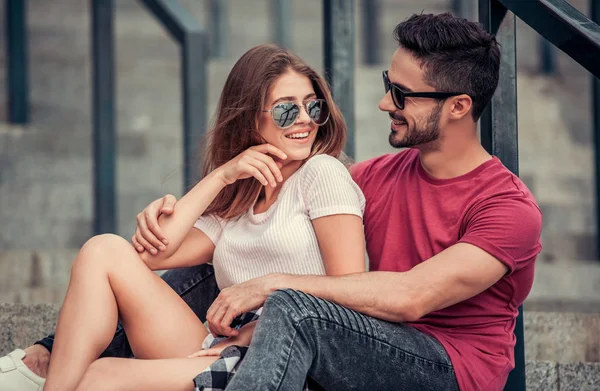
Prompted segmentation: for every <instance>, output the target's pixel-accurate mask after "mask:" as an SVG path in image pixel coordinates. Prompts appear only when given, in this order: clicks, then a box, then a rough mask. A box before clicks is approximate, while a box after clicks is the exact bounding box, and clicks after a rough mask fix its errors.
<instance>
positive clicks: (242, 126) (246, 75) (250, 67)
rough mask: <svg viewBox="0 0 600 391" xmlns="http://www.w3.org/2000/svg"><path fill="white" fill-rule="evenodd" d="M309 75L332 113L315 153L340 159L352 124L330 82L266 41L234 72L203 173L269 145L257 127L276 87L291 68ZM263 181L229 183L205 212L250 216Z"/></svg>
mask: <svg viewBox="0 0 600 391" xmlns="http://www.w3.org/2000/svg"><path fill="white" fill-rule="evenodd" d="M289 71H294V72H297V73H299V74H302V75H305V76H306V77H308V78H309V79H310V81H311V82H312V85H313V88H314V90H315V93H316V94H317V97H318V98H321V99H325V100H326V101H327V104H328V106H329V110H330V112H331V115H330V117H329V121H327V123H326V124H325V125H323V126H320V127H319V130H318V132H317V136H316V139H315V142H314V144H313V147H312V151H311V154H310V156H311V157H312V156H314V155H317V154H327V155H331V156H333V157H336V158H337V157H339V155H340V152H342V148H343V146H344V143H345V142H346V123H345V122H344V118H343V117H342V114H341V112H340V110H339V108H338V107H337V105H336V104H335V103H334V101H333V98H332V96H331V91H330V90H329V86H328V85H327V82H326V81H325V80H324V79H323V78H322V77H321V76H320V75H319V74H318V73H317V72H315V71H314V70H313V69H312V68H311V67H310V66H308V65H307V64H306V63H305V62H304V61H302V59H300V57H298V56H297V55H295V54H294V53H292V52H290V51H289V50H286V49H283V48H281V47H279V46H277V45H272V44H269V45H260V46H256V47H254V48H252V49H250V50H249V51H247V52H246V53H245V54H244V55H243V56H242V57H241V58H240V59H239V60H238V61H237V63H236V64H235V65H234V66H233V69H232V70H231V72H230V73H229V76H228V77H227V80H226V82H225V86H224V87H223V91H222V92H221V97H220V99H219V103H218V106H217V111H216V118H215V120H214V125H213V126H212V128H211V131H210V132H209V134H208V144H207V149H206V152H205V154H204V162H203V170H202V171H203V175H204V176H206V175H208V174H209V173H210V172H212V171H213V170H214V169H215V168H217V167H219V166H221V165H223V164H225V163H227V162H228V161H230V160H231V159H233V158H234V157H236V156H237V155H239V154H240V153H242V152H244V151H245V150H246V149H248V148H250V147H252V146H254V145H259V144H263V143H265V140H264V139H263V138H262V137H261V135H260V133H259V132H258V129H257V124H258V123H260V122H259V118H260V115H262V114H263V113H262V110H263V109H270V107H269V108H266V107H265V105H266V104H267V99H268V96H269V92H270V89H271V86H272V85H273V83H274V82H275V80H276V79H277V78H278V77H279V76H281V75H283V74H284V73H286V72H289ZM262 187H263V186H262V184H261V183H260V182H259V181H258V180H256V179H255V178H248V179H242V180H238V181H236V182H235V183H234V184H232V185H229V186H227V187H225V188H224V189H223V190H222V191H221V192H220V193H219V195H218V196H217V197H216V198H215V200H214V201H213V202H212V203H211V204H210V205H209V206H208V208H207V209H206V211H205V212H204V213H205V214H214V215H217V216H219V217H222V218H226V219H230V218H235V217H238V216H241V215H242V214H244V213H245V212H246V211H247V210H248V209H249V208H250V207H251V206H252V204H253V203H254V202H255V201H256V198H257V197H258V195H259V193H260V191H261V189H262Z"/></svg>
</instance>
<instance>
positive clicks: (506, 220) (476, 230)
mask: <svg viewBox="0 0 600 391" xmlns="http://www.w3.org/2000/svg"><path fill="white" fill-rule="evenodd" d="M541 232H542V212H541V211H540V209H539V208H538V207H537V205H535V204H534V203H533V202H532V201H531V200H529V199H527V198H526V197H522V198H519V197H513V198H502V197H498V198H492V199H489V200H487V201H485V202H484V203H482V205H480V206H478V207H477V208H476V210H474V211H473V212H472V213H470V217H468V220H467V223H466V229H465V233H464V235H463V236H462V237H461V238H460V239H459V241H458V242H459V243H461V242H463V243H469V244H472V245H474V246H477V247H479V248H481V249H483V250H484V251H486V252H488V253H489V254H491V255H492V256H494V257H495V258H496V259H498V260H499V261H500V262H502V263H504V264H505V265H506V266H507V267H508V268H509V273H512V272H513V271H515V270H518V269H520V268H521V267H523V266H524V265H525V263H526V262H527V261H531V260H533V259H535V257H536V256H537V254H538V253H539V252H540V250H541V244H540V235H541Z"/></svg>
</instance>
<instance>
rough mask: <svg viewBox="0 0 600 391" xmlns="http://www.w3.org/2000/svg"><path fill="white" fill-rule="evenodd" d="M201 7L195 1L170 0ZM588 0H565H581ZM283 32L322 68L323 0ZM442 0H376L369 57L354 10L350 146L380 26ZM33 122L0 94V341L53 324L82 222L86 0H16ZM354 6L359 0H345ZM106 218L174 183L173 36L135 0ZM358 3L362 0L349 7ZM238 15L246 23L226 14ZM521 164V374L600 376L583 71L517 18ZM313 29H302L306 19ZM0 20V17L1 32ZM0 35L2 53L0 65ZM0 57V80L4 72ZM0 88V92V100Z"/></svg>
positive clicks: (382, 119)
mask: <svg viewBox="0 0 600 391" xmlns="http://www.w3.org/2000/svg"><path fill="white" fill-rule="evenodd" d="M180 1H181V2H182V3H183V4H184V5H185V6H186V7H187V8H188V9H189V10H190V11H191V12H192V13H193V14H194V15H195V16H196V17H197V18H198V19H199V20H201V21H205V19H206V12H205V4H204V3H205V2H204V1H198V0H180ZM588 1H589V0H571V1H570V2H571V3H573V4H574V5H575V6H577V7H578V8H579V9H581V10H585V9H587V8H588ZM291 3H292V10H293V23H292V24H291V26H290V28H291V29H292V30H293V33H292V34H291V35H292V37H293V38H294V42H293V48H294V50H295V51H296V52H297V53H299V54H300V55H301V56H302V57H303V58H305V59H306V60H307V61H308V62H309V63H310V64H313V65H314V66H315V67H316V68H317V69H318V70H322V66H321V64H322V50H323V48H322V43H321V41H320V40H319V39H314V37H319V36H321V34H322V25H321V17H322V15H321V12H322V7H321V2H320V0H303V1H293V2H291ZM449 3H450V1H449V0H426V1H422V0H408V1H402V2H398V1H394V0H384V1H382V4H383V5H382V6H383V7H384V10H385V12H383V15H382V21H381V22H382V23H381V24H382V26H381V28H382V31H381V34H380V37H381V39H382V51H383V53H384V56H383V61H382V63H381V64H380V65H377V66H373V67H367V66H363V65H362V64H361V61H360V57H361V56H360V55H361V50H362V43H361V42H360V33H361V28H362V24H361V21H360V15H358V13H357V32H356V37H357V58H356V64H357V67H358V69H357V71H356V74H355V77H356V79H355V83H356V126H357V132H356V145H357V146H358V148H357V151H356V159H357V160H359V161H360V160H365V159H368V158H371V157H373V156H377V155H380V154H383V153H388V152H392V149H391V148H390V147H389V146H388V145H387V133H388V129H389V121H388V119H387V116H386V115H385V114H381V113H379V112H378V111H377V108H376V104H377V102H378V101H379V99H380V98H381V95H382V92H383V88H382V85H381V69H384V68H387V67H388V61H389V60H390V58H391V54H392V53H393V51H394V50H395V43H394V41H393V39H392V38H391V31H392V29H393V27H394V26H395V24H396V23H398V22H399V21H400V20H402V19H403V18H405V17H406V16H408V15H410V14H411V13H414V12H421V11H422V10H425V12H441V11H446V10H447V7H448V4H449ZM28 4H29V10H28V11H29V12H28V14H29V32H30V50H29V53H30V61H31V63H30V69H31V80H30V83H31V99H32V102H31V103H32V112H31V115H32V123H31V124H30V125H28V126H27V127H25V128H23V127H15V126H8V125H6V124H2V122H4V120H5V113H4V112H3V110H2V109H0V222H1V223H2V225H3V227H4V228H3V229H2V230H0V303H10V304H0V354H4V353H5V352H7V351H9V350H11V349H12V348H13V347H15V346H25V345H28V344H30V343H31V342H33V341H34V340H35V339H37V338H39V337H41V336H43V335H45V334H47V333H48V332H49V331H50V330H52V329H53V327H54V323H55V321H56V313H57V305H59V304H60V303H61V301H62V298H63V296H64V292H65V289H66V286H67V283H68V271H69V267H70V263H71V260H72V259H73V258H74V256H75V254H76V251H77V250H76V249H77V248H79V247H80V246H81V245H82V244H83V243H84V242H85V240H87V239H88V238H89V237H90V235H91V234H92V229H91V227H92V210H93V208H92V205H93V204H92V202H93V198H92V180H93V178H92V161H91V145H92V144H91V114H90V107H91V102H90V96H91V91H90V76H89V75H90V61H89V60H90V47H89V15H88V12H89V10H88V3H87V2H82V1H79V0H53V1H51V2H50V1H44V2H29V3H28ZM358 5H359V6H360V1H359V2H358ZM116 6H117V17H116V21H115V24H116V48H117V49H116V50H117V53H116V58H117V63H116V73H117V94H118V95H117V111H118V121H117V128H118V132H117V139H118V149H117V152H118V163H117V170H118V174H117V202H118V220H119V221H118V229H117V232H116V233H117V234H119V235H122V236H124V237H126V238H128V237H129V236H130V235H131V233H132V232H133V228H134V225H135V219H134V216H135V214H136V213H138V212H139V211H140V210H141V209H142V208H143V207H144V206H145V205H146V204H147V203H148V202H150V201H151V200H153V199H155V198H157V197H159V196H162V195H164V194H165V193H173V194H175V195H180V194H181V192H182V191H181V188H182V181H181V177H182V167H181V161H182V150H181V142H182V141H181V120H180V105H181V101H180V92H179V50H178V48H177V45H176V44H175V43H174V42H172V41H171V40H170V39H169V38H168V36H167V35H166V33H165V32H164V31H163V29H162V28H161V27H160V26H159V24H158V23H157V22H156V21H155V20H154V19H153V18H152V17H151V16H149V15H148V14H147V12H146V11H145V10H144V9H143V8H141V7H140V6H139V4H138V2H137V1H136V0H122V1H121V0H120V1H119V2H116ZM268 7H269V0H256V1H254V0H253V1H252V2H249V1H242V0H230V7H229V11H230V24H229V29H230V35H229V39H230V42H229V43H230V45H229V53H228V56H227V58H224V59H214V60H212V61H211V62H210V64H209V80H210V83H209V107H208V109H209V113H212V112H213V110H214V108H215V106H216V102H217V99H218V96H219V93H220V89H221V86H222V85H223V83H224V80H225V77H226V76H227V73H228V72H229V70H230V69H231V67H232V65H233V63H234V61H235V60H236V59H237V58H238V57H239V56H240V55H241V54H242V53H243V52H244V51H246V50H247V49H249V48H250V47H252V46H254V45H256V44H259V43H264V42H267V41H269V39H270V36H269V31H270V28H269V21H268V20H267V15H269V9H268ZM357 10H360V8H357ZM3 12H4V5H3V4H0V20H3ZM239 21H244V23H238V22H239ZM517 27H518V32H517V35H518V37H519V39H518V44H517V50H518V53H517V58H518V79H517V86H518V105H519V159H520V174H521V177H522V178H523V180H524V181H525V182H526V183H527V184H528V186H529V187H530V188H531V190H532V191H533V193H534V195H535V196H536V198H537V200H538V202H539V204H540V207H541V209H542V210H543V212H544V229H543V236H542V241H543V246H544V250H543V252H542V254H541V255H540V259H539V262H538V265H537V272H536V281H535V283H534V287H533V291H532V292H531V294H530V296H529V298H528V300H527V302H526V303H525V306H524V307H525V311H526V312H525V338H526V345H525V346H526V358H527V360H528V361H527V384H528V389H529V390H540V391H541V390H557V391H558V390H560V391H564V390H600V358H599V354H600V353H599V351H600V347H599V345H600V343H599V340H600V337H599V333H600V321H599V319H600V315H599V314H600V262H598V261H589V260H594V259H597V258H598V254H596V228H595V224H596V221H595V213H594V202H595V201H594V198H593V197H594V194H593V190H594V181H593V154H592V153H593V152H592V149H591V147H590V145H591V143H592V141H591V140H592V137H591V131H590V130H591V126H590V123H591V119H590V118H591V115H590V104H589V95H590V88H589V85H590V77H589V75H588V74H587V72H585V71H584V70H583V69H582V68H581V67H579V66H578V65H577V64H576V63H574V62H573V61H572V60H570V59H569V58H568V57H567V56H566V55H563V54H559V55H558V64H559V69H560V74H559V75H558V76H556V77H542V76H539V75H537V74H536V72H535V68H536V62H537V57H536V56H535V55H533V53H536V50H537V49H536V45H537V34H536V33H534V32H532V31H531V30H530V29H529V28H528V27H527V26H525V25H524V24H523V23H521V22H518V23H517ZM306 31H310V32H311V33H312V34H306V33H305V32H306ZM0 34H1V32H0ZM2 45H4V40H2V39H0V69H4V61H5V59H4V55H5V51H4V50H3V49H4V47H3V46H2ZM4 77H5V74H4V72H0V84H2V85H4V84H6V80H4ZM4 99H5V95H4V94H0V108H3V107H4V106H5V101H4Z"/></svg>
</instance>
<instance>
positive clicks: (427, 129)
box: [389, 105, 443, 148]
mask: <svg viewBox="0 0 600 391" xmlns="http://www.w3.org/2000/svg"><path fill="white" fill-rule="evenodd" d="M442 107H443V105H436V107H435V108H434V109H433V110H432V111H431V113H430V114H429V115H428V116H427V117H426V118H425V119H423V120H422V121H419V123H417V124H415V125H414V126H411V125H410V124H409V123H408V122H407V121H406V119H405V118H404V117H403V116H402V115H401V114H400V113H390V118H391V119H392V120H397V121H404V122H405V123H406V127H407V129H406V133H405V135H404V137H403V138H402V139H398V138H397V137H398V133H397V132H395V131H394V130H392V132H391V133H390V137H389V142H390V145H391V146H392V147H394V148H412V147H416V146H417V145H423V144H427V143H430V142H432V141H436V140H437V139H438V138H439V137H440V126H439V125H440V116H441V114H442Z"/></svg>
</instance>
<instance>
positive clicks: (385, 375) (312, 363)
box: [227, 289, 458, 391]
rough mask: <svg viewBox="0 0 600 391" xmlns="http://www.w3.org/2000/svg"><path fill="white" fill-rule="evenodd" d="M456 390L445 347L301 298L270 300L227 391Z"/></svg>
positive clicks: (288, 294)
mask: <svg viewBox="0 0 600 391" xmlns="http://www.w3.org/2000/svg"><path fill="white" fill-rule="evenodd" d="M307 376H308V377H310V378H311V379H312V380H314V381H316V382H317V383H318V384H319V385H320V386H321V387H322V388H324V389H325V390H328V391H329V390H410V391H413V390H444V391H452V390H458V385H457V382H456V376H455V374H454V370H453V368H452V364H451V362H450V359H449V358H448V355H447V353H446V351H445V350H444V348H443V347H442V345H441V344H440V343H439V342H438V341H437V340H436V339H434V338H432V337H430V336H428V335H426V334H424V333H422V332H420V331H418V330H416V329H415V328H413V327H411V326H408V325H404V324H398V323H389V322H385V321H382V320H378V319H375V318H371V317H369V316H365V315H363V314H360V313H358V312H355V311H351V310H349V309H347V308H345V307H342V306H339V305H337V304H333V303H331V302H329V301H326V300H323V299H319V298H316V297H314V296H311V295H308V294H305V293H303V292H299V291H294V290H291V289H285V290H281V291H277V292H275V293H273V294H272V295H271V296H269V298H268V299H267V301H266V303H265V305H264V309H263V313H262V315H261V318H260V320H259V322H258V324H257V326H256V329H255V331H254V336H253V338H252V343H251V345H250V348H249V349H248V353H247V354H246V357H245V358H244V361H243V362H242V364H241V365H240V367H239V369H238V371H237V373H236V374H235V375H234V376H233V378H232V380H231V382H230V383H229V385H228V386H227V390H231V391H242V390H244V391H246V390H261V391H262V390H285V391H288V390H290V391H291V390H301V389H302V386H303V384H304V381H305V380H306V378H307Z"/></svg>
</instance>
